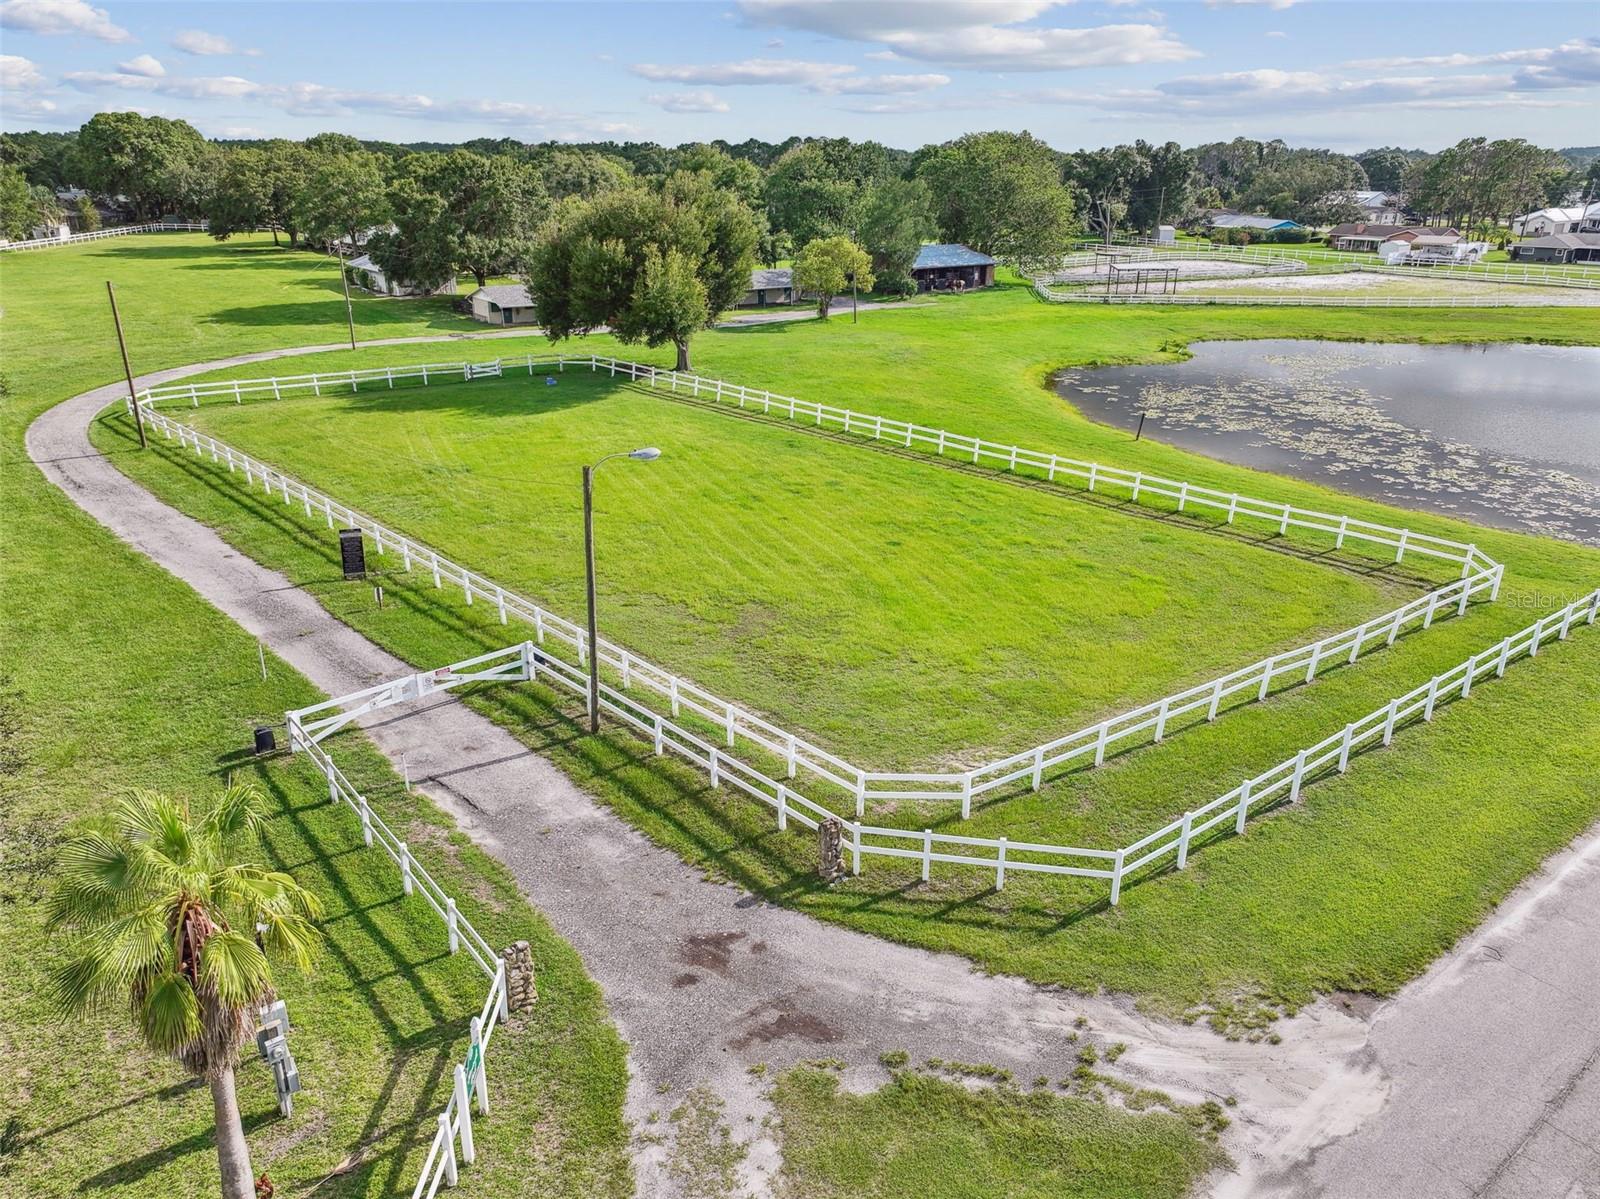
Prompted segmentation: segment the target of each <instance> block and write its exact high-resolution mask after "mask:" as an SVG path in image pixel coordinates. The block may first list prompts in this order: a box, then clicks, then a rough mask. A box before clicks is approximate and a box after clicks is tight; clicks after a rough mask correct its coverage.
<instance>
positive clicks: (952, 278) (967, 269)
mask: <svg viewBox="0 0 1600 1199" xmlns="http://www.w3.org/2000/svg"><path fill="white" fill-rule="evenodd" d="M911 277H912V278H913V279H915V280H916V281H917V290H918V291H952V290H954V291H966V290H968V289H970V288H974V287H988V286H989V285H990V284H992V283H993V282H994V259H993V258H990V257H989V256H988V255H987V254H980V253H978V251H976V250H973V249H969V248H968V247H966V246H963V245H959V244H955V243H945V244H933V245H926V246H923V247H922V248H921V249H920V250H918V251H917V260H916V261H915V262H914V263H912V264H911Z"/></svg>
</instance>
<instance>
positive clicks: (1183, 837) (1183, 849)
mask: <svg viewBox="0 0 1600 1199" xmlns="http://www.w3.org/2000/svg"><path fill="white" fill-rule="evenodd" d="M1193 824H1194V813H1193V812H1185V813H1184V814H1183V827H1182V828H1181V829H1179V830H1178V869H1179V870H1182V869H1184V868H1185V867H1187V866H1188V865H1189V829H1190V827H1191V826H1192V825H1193Z"/></svg>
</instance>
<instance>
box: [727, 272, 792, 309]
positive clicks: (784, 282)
mask: <svg viewBox="0 0 1600 1199" xmlns="http://www.w3.org/2000/svg"><path fill="white" fill-rule="evenodd" d="M799 298H800V296H799V293H797V292H796V291H795V289H794V272H793V271H792V270H790V269H789V268H788V267H777V268H775V269H766V270H754V271H751V272H750V287H749V290H747V291H746V292H745V293H744V295H742V296H740V297H739V299H738V301H737V302H736V304H735V305H734V306H735V307H736V308H765V307H766V306H767V305H768V304H793V303H794V302H795V301H796V300H798V299H799Z"/></svg>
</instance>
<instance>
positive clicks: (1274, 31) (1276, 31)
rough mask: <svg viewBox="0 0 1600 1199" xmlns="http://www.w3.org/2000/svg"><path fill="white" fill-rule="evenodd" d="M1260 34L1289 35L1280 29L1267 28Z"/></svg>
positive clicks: (1264, 35) (1272, 35) (1267, 35)
mask: <svg viewBox="0 0 1600 1199" xmlns="http://www.w3.org/2000/svg"><path fill="white" fill-rule="evenodd" d="M1261 36H1262V37H1288V36H1289V35H1288V34H1287V33H1285V32H1284V31H1283V30H1281V29H1269V30H1267V31H1266V33H1264V34H1262V35H1261Z"/></svg>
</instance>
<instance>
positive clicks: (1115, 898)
mask: <svg viewBox="0 0 1600 1199" xmlns="http://www.w3.org/2000/svg"><path fill="white" fill-rule="evenodd" d="M1127 853H1128V851H1127V850H1125V849H1119V850H1117V856H1116V859H1115V860H1114V861H1113V862H1112V864H1111V906H1112V907H1116V906H1117V904H1118V903H1119V902H1121V900H1122V863H1123V860H1124V859H1125V858H1126V857H1127Z"/></svg>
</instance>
